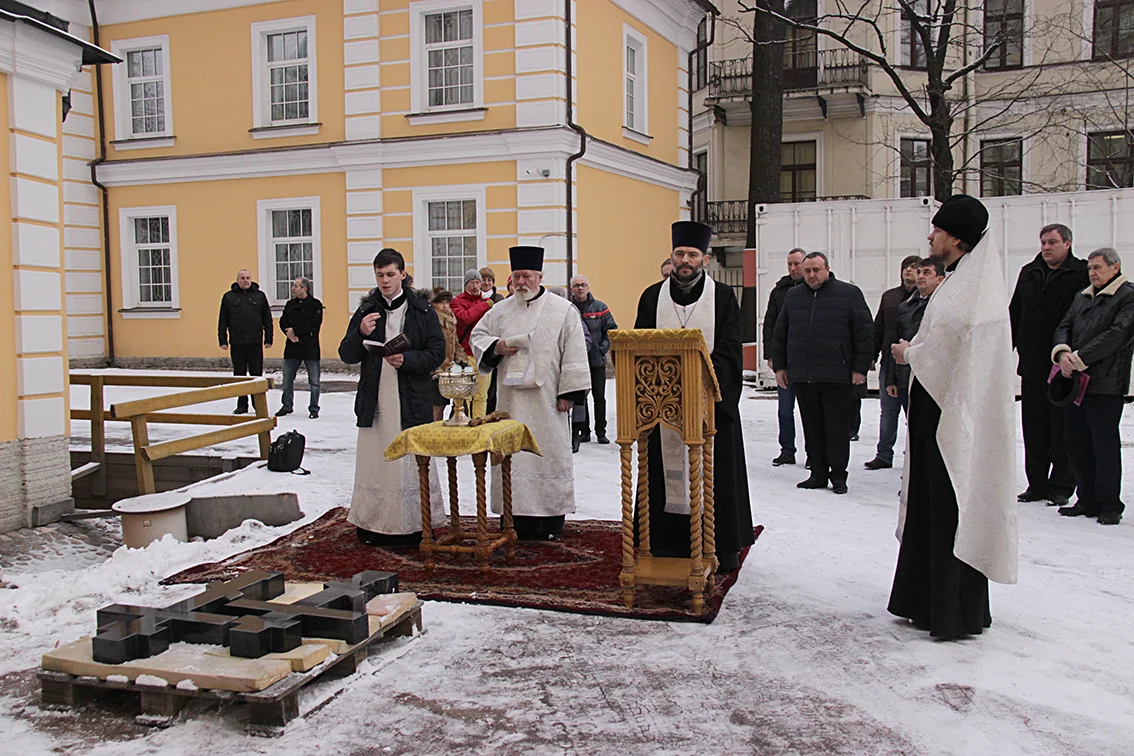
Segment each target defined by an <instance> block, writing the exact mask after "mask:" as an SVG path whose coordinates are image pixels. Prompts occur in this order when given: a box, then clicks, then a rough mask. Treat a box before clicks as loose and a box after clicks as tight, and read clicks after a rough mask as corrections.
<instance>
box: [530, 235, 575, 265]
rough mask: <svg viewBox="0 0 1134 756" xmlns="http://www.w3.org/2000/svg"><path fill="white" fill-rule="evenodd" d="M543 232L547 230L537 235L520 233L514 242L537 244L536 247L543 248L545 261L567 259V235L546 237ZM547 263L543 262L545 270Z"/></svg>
mask: <svg viewBox="0 0 1134 756" xmlns="http://www.w3.org/2000/svg"><path fill="white" fill-rule="evenodd" d="M576 228H577V227H576ZM545 233H547V232H546V231H544V232H541V233H540V234H539V235H535V236H523V235H521V236H519V237H518V238H517V239H516V244H519V245H520V246H527V245H534V246H537V247H543V249H544V258H543V259H544V260H545V261H547V260H566V259H567V237H566V236H548V237H546V238H544V236H543V234H545ZM547 265H548V263H547V262H545V263H544V270H547Z"/></svg>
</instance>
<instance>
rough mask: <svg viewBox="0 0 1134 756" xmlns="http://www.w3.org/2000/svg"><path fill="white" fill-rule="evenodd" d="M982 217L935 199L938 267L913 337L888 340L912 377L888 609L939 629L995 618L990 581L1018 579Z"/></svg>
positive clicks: (992, 260) (1010, 438)
mask: <svg viewBox="0 0 1134 756" xmlns="http://www.w3.org/2000/svg"><path fill="white" fill-rule="evenodd" d="M987 226H988V210H987V209H985V207H984V205H983V204H981V202H980V200H977V199H974V198H973V197H969V196H967V195H963V194H960V195H956V196H953V197H950V198H949V199H948V200H946V201H945V202H944V203H942V205H941V208H940V210H938V212H937V214H936V215H935V216H934V217H933V231H932V232H931V233H930V235H929V257H930V259H931V260H935V261H939V262H941V263H942V264H943V265H944V266H945V270H946V275H947V277H946V279H945V281H944V282H943V283H941V285H940V286H938V287H937V290H936V291H935V292H934V293H933V297H932V298H931V299H930V300H929V304H928V305H927V306H926V308H925V315H924V317H923V319H922V321H921V326H920V328H919V329H918V332H917V335H916V336H914V339H913V341H912V342H906V341H899V342H898V343H897V344H895V345H894V346H893V348H892V351H893V355H894V360H895V361H896V362H897V363H898V364H899V365H905V364H909V366H910V369H911V372H912V373H913V383H912V385H911V386H910V399H909V401H910V409H909V433H908V435H907V443H908V446H907V451H906V468H905V474H904V475H903V478H902V497H901V506H900V509H899V517H898V538H899V540H900V541H901V549H900V551H899V553H898V564H897V568H896V569H895V571H894V585H893V589H892V590H891V592H890V604H889V611H890V613H892V614H896V615H897V616H899V617H906V618H907V619H909V620H911V621H912V622H913V623H914V625H915V626H916V627H919V628H921V629H924V630H928V631H929V633H930V635H931V636H933V637H935V638H940V639H950V638H956V637H961V636H966V635H977V634H979V633H981V632H982V631H983V630H984V629H985V628H986V627H989V626H990V625H991V624H992V615H991V613H990V611H989V605H988V581H989V580H993V581H996V582H999V583H1015V582H1016V571H1017V561H1018V558H1017V540H1018V539H1017V504H1016V487H1015V486H1016V414H1015V409H1014V401H1015V388H1016V386H1015V384H1016V376H1015V375H1014V371H1013V369H1012V366H1013V360H1012V335H1011V327H1010V324H1009V320H1008V299H1007V297H1006V295H1005V287H1004V276H1003V267H1002V265H1003V264H1002V261H1001V259H1000V253H999V250H998V249H997V247H996V244H995V240H994V239H993V238H992V236H991V235H990V234H987V233H985V229H986V227H987Z"/></svg>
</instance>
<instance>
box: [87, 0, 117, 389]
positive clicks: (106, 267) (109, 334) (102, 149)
mask: <svg viewBox="0 0 1134 756" xmlns="http://www.w3.org/2000/svg"><path fill="white" fill-rule="evenodd" d="M87 3H88V5H89V6H90V10H91V35H92V37H93V38H92V39H91V41H92V42H94V44H95V45H97V46H98V47H102V45H101V44H100V40H99V29H98V14H97V13H96V12H95V1H94V0H87ZM94 74H95V117H96V118H97V119H98V157H97V158H95V159H94V160H92V161H91V183H92V184H94V185H95V187H96V188H97V189H98V190H99V192H101V193H102V250H103V261H102V267H103V271H104V273H105V276H106V278H105V281H104V282H103V288H104V289H105V301H106V362H107V365H108V366H109V367H113V366H114V294H113V292H112V291H111V281H112V278H113V277H112V275H111V272H110V192H109V191H108V190H107V188H106V186H105V185H104V184H102V183H101V182H99V180H98V166H99V165H100V164H102V163H104V162H106V114H105V112H104V106H103V95H102V66H95V67H94Z"/></svg>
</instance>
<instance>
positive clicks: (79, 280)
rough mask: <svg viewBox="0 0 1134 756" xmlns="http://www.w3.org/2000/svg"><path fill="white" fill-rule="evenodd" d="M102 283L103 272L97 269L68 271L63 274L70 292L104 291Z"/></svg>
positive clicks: (64, 281)
mask: <svg viewBox="0 0 1134 756" xmlns="http://www.w3.org/2000/svg"><path fill="white" fill-rule="evenodd" d="M102 283H103V280H102V274H101V273H99V272H97V271H68V272H67V273H65V274H63V284H64V286H66V287H67V293H68V294H71V293H72V292H73V293H75V294H98V293H100V292H102Z"/></svg>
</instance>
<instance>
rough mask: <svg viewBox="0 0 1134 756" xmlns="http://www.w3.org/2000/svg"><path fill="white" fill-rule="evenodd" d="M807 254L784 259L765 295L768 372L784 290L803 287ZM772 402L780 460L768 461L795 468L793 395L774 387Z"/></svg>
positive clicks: (798, 252)
mask: <svg viewBox="0 0 1134 756" xmlns="http://www.w3.org/2000/svg"><path fill="white" fill-rule="evenodd" d="M805 254H807V252H806V251H805V250H803V249H800V248H799V247H796V248H795V249H793V250H792V251H791V252H788V255H787V270H788V272H787V275H786V276H784V277H782V278H781V279H780V280H779V281H776V285H775V286H773V287H772V291H771V292H770V293H769V294H768V309H767V310H765V311H764V328H763V336H764V359H766V360H767V361H768V369H769V370H774V369H775V368H773V367H772V337H773V334H775V332H776V318H778V317H779V315H780V310H782V309H783V306H784V297H786V296H787V293H788V290H789V289H791V288H792V287H794V286H798V285H799V284H801V283H803V256H804V255H805ZM776 399H777V400H778V402H779V407H778V408H777V412H776V418H777V419H778V421H779V426H780V436H779V441H780V456H778V457H776V458H775V459H773V460H772V464H773V465H774V466H776V467H779V466H780V465H794V464H795V392H794V391H793V390H792V388H791V384H788V387H787V388H780V387H779V386H777V387H776Z"/></svg>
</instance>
